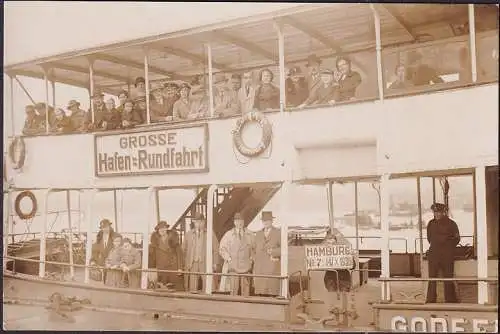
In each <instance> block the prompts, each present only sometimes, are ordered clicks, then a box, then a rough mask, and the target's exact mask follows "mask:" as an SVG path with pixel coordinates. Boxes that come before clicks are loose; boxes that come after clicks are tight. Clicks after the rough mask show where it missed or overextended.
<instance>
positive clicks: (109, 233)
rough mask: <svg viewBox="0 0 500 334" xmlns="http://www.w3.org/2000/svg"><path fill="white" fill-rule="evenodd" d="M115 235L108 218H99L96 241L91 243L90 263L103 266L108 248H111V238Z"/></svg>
mask: <svg viewBox="0 0 500 334" xmlns="http://www.w3.org/2000/svg"><path fill="white" fill-rule="evenodd" d="M115 235H116V233H115V231H114V230H113V228H112V227H111V221H109V219H103V220H101V222H100V223H99V232H98V233H97V237H96V242H95V244H93V245H92V257H91V258H90V265H97V266H101V267H102V266H104V262H105V260H106V258H107V257H108V254H109V252H110V250H111V249H112V248H113V239H114V237H115Z"/></svg>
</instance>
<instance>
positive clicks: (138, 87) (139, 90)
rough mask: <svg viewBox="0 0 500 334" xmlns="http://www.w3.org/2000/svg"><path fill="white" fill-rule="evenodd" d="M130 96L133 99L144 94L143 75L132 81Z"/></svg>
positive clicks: (144, 81)
mask: <svg viewBox="0 0 500 334" xmlns="http://www.w3.org/2000/svg"><path fill="white" fill-rule="evenodd" d="M131 93H132V94H130V97H131V98H132V99H135V98H136V97H139V96H146V79H144V78H143V77H137V78H136V79H135V83H134V89H133V90H132V92H131Z"/></svg>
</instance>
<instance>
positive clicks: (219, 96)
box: [212, 73, 231, 116]
mask: <svg viewBox="0 0 500 334" xmlns="http://www.w3.org/2000/svg"><path fill="white" fill-rule="evenodd" d="M212 82H213V95H214V111H215V115H216V116H223V115H224V113H225V112H227V111H228V110H230V107H231V92H230V91H229V88H228V87H227V79H226V76H225V75H224V74H223V73H215V74H214V75H213V80H212Z"/></svg>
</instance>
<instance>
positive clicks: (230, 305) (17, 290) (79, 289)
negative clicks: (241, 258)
mask: <svg viewBox="0 0 500 334" xmlns="http://www.w3.org/2000/svg"><path fill="white" fill-rule="evenodd" d="M3 279H4V283H3V284H4V285H3V288H4V298H5V299H19V300H31V301H39V302H46V301H48V299H49V297H50V296H51V295H52V294H53V293H55V292H58V293H61V294H62V295H65V296H76V297H78V298H87V299H89V300H90V302H91V305H92V306H93V307H101V308H109V309H115V310H124V311H127V310H128V311H131V310H135V311H142V312H145V313H148V312H150V313H152V314H153V313H168V314H182V315H192V316H200V317H212V318H217V319H245V320H248V321H258V322H266V323H267V322H269V324H276V325H279V324H286V323H288V319H289V301H288V300H280V299H271V298H255V297H252V298H251V299H250V298H244V297H237V296H225V295H213V296H209V295H203V294H199V295H198V294H188V293H181V292H172V293H170V292H157V291H151V290H133V289H118V288H110V287H106V286H101V285H99V286H95V285H87V284H83V283H77V282H59V281H50V280H43V279H40V278H38V277H33V276H29V275H24V274H10V273H4V275H3Z"/></svg>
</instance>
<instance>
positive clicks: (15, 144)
mask: <svg viewBox="0 0 500 334" xmlns="http://www.w3.org/2000/svg"><path fill="white" fill-rule="evenodd" d="M9 158H10V162H11V163H12V168H14V169H20V168H22V167H23V166H24V160H25V158H26V145H25V143H24V139H23V137H19V136H18V137H14V140H12V142H11V143H10V145H9Z"/></svg>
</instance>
